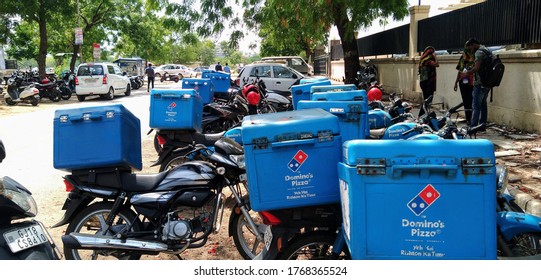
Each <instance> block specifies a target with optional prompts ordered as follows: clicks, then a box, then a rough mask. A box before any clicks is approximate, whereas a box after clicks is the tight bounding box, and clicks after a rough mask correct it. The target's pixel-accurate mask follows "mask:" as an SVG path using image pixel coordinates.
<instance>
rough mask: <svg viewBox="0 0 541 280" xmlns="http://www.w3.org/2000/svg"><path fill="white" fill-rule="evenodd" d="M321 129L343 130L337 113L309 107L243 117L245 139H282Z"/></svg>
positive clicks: (304, 136)
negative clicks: (300, 109)
mask: <svg viewBox="0 0 541 280" xmlns="http://www.w3.org/2000/svg"><path fill="white" fill-rule="evenodd" d="M318 132H331V133H332V135H339V134H340V127H339V120H338V117H337V116H335V115H333V114H331V113H328V112H326V111H325V110H323V109H319V108H315V109H306V110H302V111H286V112H278V113H269V114H261V115H250V116H245V117H244V120H243V121H242V142H243V143H244V144H245V145H250V144H251V143H252V140H254V139H267V141H268V142H282V141H290V140H301V139H311V138H317V137H318Z"/></svg>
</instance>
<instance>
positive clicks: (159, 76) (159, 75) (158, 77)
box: [154, 73, 162, 80]
mask: <svg viewBox="0 0 541 280" xmlns="http://www.w3.org/2000/svg"><path fill="white" fill-rule="evenodd" d="M161 77H162V75H161V74H160V73H156V74H154V78H155V79H156V80H157V79H160V78H161Z"/></svg>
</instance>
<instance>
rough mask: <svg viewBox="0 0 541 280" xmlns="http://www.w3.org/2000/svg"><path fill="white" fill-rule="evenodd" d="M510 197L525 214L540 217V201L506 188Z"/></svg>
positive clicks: (516, 190)
mask: <svg viewBox="0 0 541 280" xmlns="http://www.w3.org/2000/svg"><path fill="white" fill-rule="evenodd" d="M508 191H509V193H510V194H511V196H513V197H514V198H515V202H516V203H517V204H518V206H520V208H522V209H524V211H525V212H526V213H529V214H532V215H535V216H538V217H541V201H540V200H538V199H535V198H533V197H532V196H531V195H529V194H527V193H525V192H522V191H520V190H518V189H515V188H508Z"/></svg>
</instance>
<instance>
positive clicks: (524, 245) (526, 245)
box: [507, 232, 541, 257]
mask: <svg viewBox="0 0 541 280" xmlns="http://www.w3.org/2000/svg"><path fill="white" fill-rule="evenodd" d="M507 244H508V246H509V248H510V249H511V252H513V255H514V257H530V256H535V255H539V254H541V234H540V233H537V232H526V233H521V234H518V235H515V236H514V237H513V238H512V239H511V241H510V242H508V243H507Z"/></svg>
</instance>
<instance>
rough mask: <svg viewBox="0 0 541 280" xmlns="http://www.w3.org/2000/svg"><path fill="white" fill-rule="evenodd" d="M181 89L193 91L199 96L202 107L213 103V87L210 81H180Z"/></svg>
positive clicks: (190, 79)
mask: <svg viewBox="0 0 541 280" xmlns="http://www.w3.org/2000/svg"><path fill="white" fill-rule="evenodd" d="M182 88H183V89H193V90H195V91H196V92H197V94H199V96H201V100H202V101H203V105H205V104H210V103H212V102H213V101H214V86H213V84H212V81H211V80H210V79H193V78H184V79H182Z"/></svg>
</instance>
